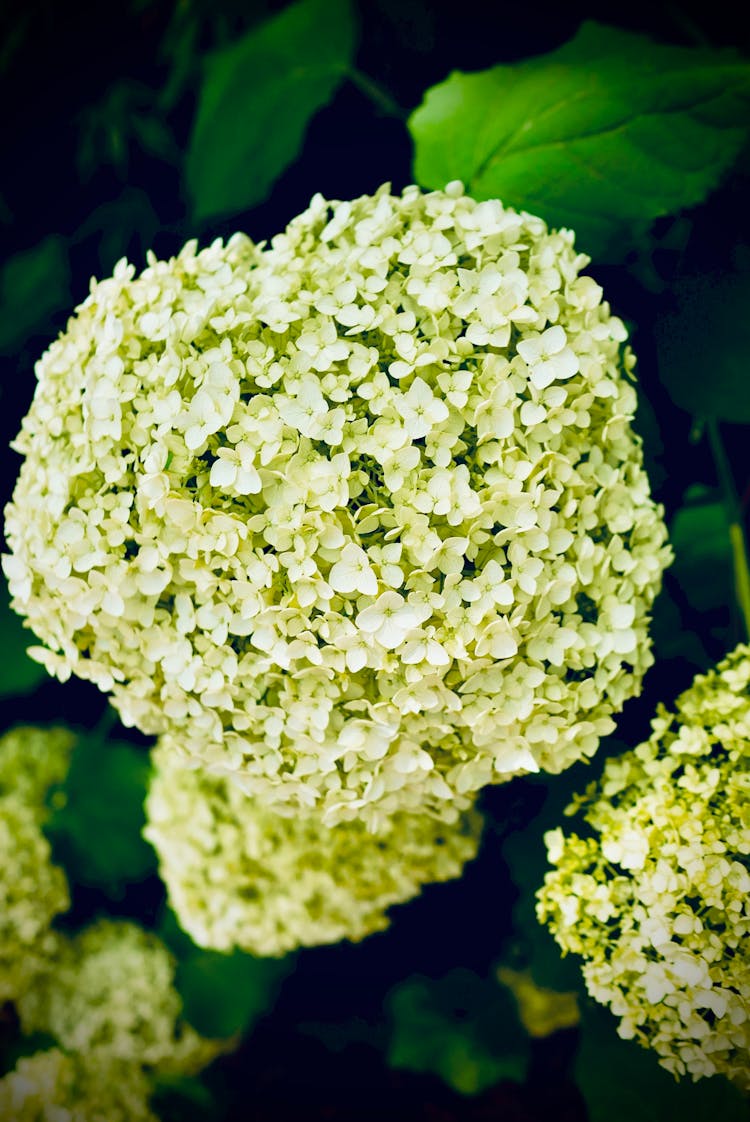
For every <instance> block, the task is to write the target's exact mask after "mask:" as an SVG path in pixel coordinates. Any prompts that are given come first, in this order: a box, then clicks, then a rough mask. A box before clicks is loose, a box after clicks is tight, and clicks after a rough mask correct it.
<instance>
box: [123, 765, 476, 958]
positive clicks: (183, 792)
mask: <svg viewBox="0 0 750 1122" xmlns="http://www.w3.org/2000/svg"><path fill="white" fill-rule="evenodd" d="M155 765H156V766H155V772H154V777H153V780H152V783H151V787H150V790H149V794H148V798H147V800H146V814H147V821H148V824H147V827H146V830H145V835H146V837H147V838H148V839H149V841H151V842H152V844H153V845H154V847H155V849H156V851H157V853H158V855H159V862H160V872H161V876H162V879H163V880H164V882H165V884H166V886H167V891H168V894H169V902H170V905H171V907H172V908H173V910H174V912H175V915H176V916H177V919H178V920H179V922H180V924H181V926H182V927H183V928H184V929H185V931H187V932H188V933H189V934H190V935H191V937H192V938H193V940H194V941H195V942H196V943H198V944H199V945H200V946H203V947H209V948H212V949H214V950H218V951H230V950H232V949H233V948H235V947H239V948H240V949H242V950H244V951H250V952H251V953H253V954H256V955H262V956H274V955H281V954H285V953H286V952H287V951H290V950H293V949H295V948H297V947H300V946H313V945H316V944H320V943H335V942H337V941H338V940H340V939H350V940H352V941H357V940H359V939H363V938H364V937H365V936H367V935H369V934H371V933H372V932H374V931H379V930H381V929H382V928H384V927H386V926H387V924H388V916H387V914H386V912H387V909H388V908H389V907H390V906H391V905H393V904H397V903H401V902H403V901H405V900H409V899H411V898H412V897H414V896H416V895H417V894H418V892H419V891H420V889H421V888H422V886H423V885H424V884H427V883H431V882H434V881H444V880H449V879H450V878H452V877H457V876H460V874H461V872H462V870H463V866H464V864H465V863H466V862H467V861H469V860H471V859H472V858H473V857H475V856H476V852H477V847H478V844H479V835H480V830H481V818H480V816H479V814H477V813H476V812H469V813H466V814H463V815H462V816H461V819H460V822H459V824H458V825H452V826H450V827H448V828H444V827H443V826H441V824H440V823H439V822H437V821H436V820H435V819H433V818H431V817H429V816H428V815H424V814H421V815H420V814H408V813H401V814H397V815H394V816H393V817H392V819H391V820H390V823H389V826H390V828H389V830H388V831H387V832H386V833H381V834H378V835H374V834H371V833H369V832H368V831H367V830H366V829H365V826H364V824H363V823H362V822H360V821H355V822H343V823H341V824H339V825H338V826H332V827H327V826H324V825H322V824H321V821H320V816H319V815H317V814H314V813H313V814H312V815H311V814H309V813H308V814H301V815H297V816H295V817H293V818H289V817H285V816H282V815H279V814H277V813H276V812H275V811H274V810H272V809H270V810H269V809H267V808H265V807H264V806H263V805H262V804H259V803H258V802H257V801H256V800H253V799H250V798H248V796H247V795H245V794H244V793H243V792H242V791H241V790H239V789H238V787H237V786H236V785H235V784H233V783H232V782H231V780H229V779H227V778H226V777H220V776H211V775H209V774H207V773H206V772H205V770H204V769H202V768H200V769H188V768H186V767H184V766H183V765H182V763H181V761H176V760H175V759H174V758H173V754H172V753H170V752H165V751H164V750H163V749H157V751H156V753H155Z"/></svg>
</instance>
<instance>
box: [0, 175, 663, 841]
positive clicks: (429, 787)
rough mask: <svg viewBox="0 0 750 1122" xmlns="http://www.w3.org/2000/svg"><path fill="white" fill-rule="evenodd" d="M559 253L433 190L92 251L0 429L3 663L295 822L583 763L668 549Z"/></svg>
mask: <svg viewBox="0 0 750 1122" xmlns="http://www.w3.org/2000/svg"><path fill="white" fill-rule="evenodd" d="M586 263H587V258H585V257H584V256H582V255H581V254H578V253H576V251H575V249H574V245H573V235H572V233H570V232H569V231H560V232H551V231H549V230H548V229H547V227H546V226H545V224H544V222H543V221H542V220H541V219H539V218H536V217H534V216H532V215H529V214H526V213H517V212H516V211H514V210H512V209H509V208H504V207H503V206H502V205H501V204H500V203H499V202H497V201H487V202H482V203H477V202H475V201H474V200H473V199H471V198H469V197H466V196H464V195H463V193H462V190H461V188H460V185H459V184H450V185H449V186H448V188H446V190H445V191H435V192H431V193H429V194H424V193H423V192H422V191H420V190H419V189H418V188H416V187H409V188H407V189H406V190H405V191H404V192H403V194H401V195H395V196H394V195H392V194H390V192H389V189H388V187H387V185H386V186H384V187H382V188H381V189H380V190H379V191H378V192H377V193H376V194H375V195H373V196H364V197H362V198H359V199H356V200H354V201H353V202H335V203H329V202H327V201H326V200H325V199H323V198H322V197H320V196H316V197H315V198H314V199H313V200H312V202H311V204H310V206H309V208H308V210H307V211H305V212H304V213H303V214H301V215H300V216H299V217H298V218H296V219H295V220H294V221H293V222H292V223H291V224H290V225H289V227H288V228H287V230H286V232H285V233H283V234H281V235H279V236H277V237H276V238H274V239H273V240H272V242H271V243H270V245H269V246H268V247H265V248H263V247H256V246H254V245H253V244H252V243H251V242H250V241H249V240H248V239H247V238H245V237H243V236H236V237H234V238H232V239H231V240H230V241H229V243H228V244H227V245H226V246H224V245H222V244H221V243H220V242H216V243H214V244H213V245H211V246H210V247H209V248H207V249H204V250H203V251H202V252H200V253H198V252H197V251H196V246H195V244H194V243H190V244H188V245H187V246H186V247H185V249H184V250H183V251H182V252H181V253H180V254H179V255H178V256H177V257H176V258H175V259H173V260H170V261H157V260H156V259H155V258H153V257H151V258H150V259H149V265H148V268H147V269H146V270H145V271H144V272H143V273H142V274H141V275H140V276H136V275H135V272H134V270H133V268H132V266H129V265H127V264H126V263H125V262H121V263H120V264H119V265H118V266H117V268H116V269H115V273H114V276H113V277H112V278H110V279H108V280H105V281H103V282H101V283H99V284H94V285H93V286H92V289H91V293H90V295H89V297H88V298H87V299H86V301H85V302H84V303H83V304H82V306H81V307H80V308H79V309H78V312H77V314H76V315H75V316H74V317H73V318H72V319H71V320H70V322H69V324H68V328H67V330H66V332H65V333H64V334H63V335H62V336H61V337H60V338H59V339H58V340H57V341H56V342H55V343H53V345H52V346H51V347H50V349H49V350H48V351H47V353H46V354H45V355H44V357H43V358H42V359H41V361H40V362H39V364H38V366H37V377H38V386H37V391H36V395H35V397H34V401H33V404H32V406H31V409H30V411H29V414H28V416H27V417H26V419H25V420H24V423H23V427H22V431H21V433H20V435H19V437H18V439H17V441H16V444H15V447H16V448H17V449H18V451H19V452H21V453H22V454H23V456H24V457H25V459H24V463H23V465H22V468H21V472H20V476H19V480H18V483H17V486H16V490H15V493H14V498H13V501H12V503H11V504H10V506H9V507H8V508H7V514H6V534H7V538H8V541H9V543H10V549H11V554H10V555H9V556H8V557H6V558H5V561H4V565H5V571H6V573H7V576H8V578H9V582H10V587H11V591H12V594H13V604H14V607H15V608H16V610H17V611H18V612H20V613H21V614H23V615H25V616H26V617H27V620H28V623H29V625H30V626H31V628H32V629H33V630H34V632H35V633H36V634H37V636H38V637H39V639H40V640H41V642H42V644H44V646H43V647H40V648H36V650H35V655H36V657H38V658H39V659H40V660H41V661H43V662H44V663H45V665H46V666H47V668H48V669H49V670H50V671H51V672H53V673H55V674H57V675H58V676H59V677H60V678H63V679H64V678H65V677H66V676H68V675H70V674H71V673H75V674H77V675H79V676H81V677H83V678H87V679H90V680H92V681H94V682H96V683H97V684H98V685H99V686H100V688H102V689H103V690H106V691H109V692H110V693H111V695H112V698H113V702H114V704H115V706H116V707H117V709H118V711H119V713H120V715H121V717H122V719H123V720H124V721H125V722H126V723H127V724H131V725H136V726H137V727H139V728H140V729H141V730H143V731H144V732H147V733H156V734H161V735H163V738H164V743H165V744H167V745H169V746H171V748H172V749H173V750H174V751H175V752H177V753H182V754H184V755H187V756H189V757H192V758H193V759H194V760H200V761H201V762H202V763H203V764H204V765H205V766H208V767H209V768H211V769H212V770H213V771H215V772H216V773H231V774H232V775H233V776H234V777H235V779H236V781H237V782H238V783H239V784H240V785H241V786H242V787H243V789H244V790H245V791H247V792H248V793H250V794H252V795H253V796H255V797H258V798H261V799H262V800H264V801H265V802H266V803H278V804H279V805H286V806H287V807H307V806H309V807H312V806H314V805H317V806H318V808H319V809H320V810H321V811H322V813H323V814H324V816H325V821H326V822H327V823H328V824H334V823H336V822H340V821H344V820H347V819H352V818H355V817H362V818H364V819H365V820H366V821H367V822H368V824H369V825H370V826H371V827H373V828H375V829H377V828H379V826H380V824H381V823H382V820H383V818H384V817H387V816H389V815H391V814H393V813H395V812H397V811H400V810H410V809H411V810H415V809H418V808H419V809H422V808H425V807H426V808H428V809H429V810H430V811H431V812H432V813H435V814H442V815H443V816H444V817H445V818H446V819H447V820H450V819H451V818H454V817H455V815H456V814H457V813H458V811H459V810H460V809H461V807H466V806H468V805H469V802H470V799H469V796H470V794H471V793H472V792H474V791H476V790H478V789H479V788H480V787H482V786H483V785H485V784H487V783H490V782H497V781H500V780H504V779H507V778H509V777H510V776H512V775H515V774H519V773H523V772H528V771H535V770H538V769H540V768H541V769H545V770H548V771H552V772H558V771H560V770H562V769H563V768H565V767H567V766H568V765H569V764H571V763H572V762H573V761H575V760H577V759H579V758H581V757H582V756H590V755H591V754H592V753H593V752H594V751H595V749H596V747H597V744H598V741H599V738H600V737H601V736H602V735H604V734H606V733H608V732H609V731H611V729H612V727H613V722H612V714H613V713H614V712H616V711H617V710H619V708H620V707H621V706H622V704H623V702H624V701H625V699H626V698H627V697H629V696H630V695H631V694H633V693H634V692H635V691H637V689H638V686H639V683H640V680H641V677H642V675H643V673H644V671H645V670H646V668H647V667H648V665H649V664H650V662H651V655H650V651H649V643H648V637H647V623H648V619H649V611H650V608H651V604H652V601H653V599H654V596H655V594H656V592H657V590H658V588H659V584H660V578H661V572H662V569H663V567H664V565H665V563H666V562H667V560H668V559H669V554H668V549H667V547H666V546H665V544H664V543H665V528H664V524H663V520H662V514H661V510H660V509H659V508H658V507H657V506H656V505H655V504H654V503H653V502H652V500H651V498H650V494H649V486H648V480H647V478H646V475H645V473H644V470H643V466H642V455H641V447H640V441H639V439H638V437H636V436H635V435H634V433H633V430H632V428H631V423H630V422H631V418H632V415H633V412H634V410H635V406H636V394H635V389H634V386H633V384H632V380H631V378H630V370H631V367H632V365H633V359H632V355H631V354H630V353H629V352H628V351H627V349H626V348H625V347H624V343H625V338H626V332H625V329H624V326H623V324H622V322H621V321H620V320H619V319H617V318H616V317H614V316H612V315H611V313H610V309H609V306H608V305H607V304H606V303H604V302H602V292H601V289H600V288H599V286H598V285H597V284H596V283H595V282H594V281H593V279H592V278H591V277H589V276H586V275H583V274H582V272H581V270H582V268H583V267H584V266H585V264H586Z"/></svg>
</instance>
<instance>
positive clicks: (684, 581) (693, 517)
mask: <svg viewBox="0 0 750 1122" xmlns="http://www.w3.org/2000/svg"><path fill="white" fill-rule="evenodd" d="M670 538H671V541H672V547H673V549H674V553H675V560H674V565H673V566H672V576H673V577H674V579H675V580H676V581H677V582H678V584H679V585H680V587H681V588H682V590H683V592H684V593H685V597H686V599H687V601H688V603H689V604H690V606H691V607H692V608H694V609H695V610H696V611H698V612H708V611H712V610H714V609H716V608H721V607H726V606H729V605H731V604H732V602H733V597H734V591H733V590H734V577H733V571H732V545H731V540H730V537H729V519H728V518H727V513H726V508H725V506H724V504H723V503H722V502H721V501H720V500H718V499H716V498H714V497H713V492H711V491H708V490H706V489H704V488H700V489H698V488H694V489H693V490H692V491H691V492H690V496H689V501H688V503H687V505H685V506H683V507H681V508H680V509H679V510H678V511H677V513H676V514H675V516H674V518H673V519H672V524H671V526H670Z"/></svg>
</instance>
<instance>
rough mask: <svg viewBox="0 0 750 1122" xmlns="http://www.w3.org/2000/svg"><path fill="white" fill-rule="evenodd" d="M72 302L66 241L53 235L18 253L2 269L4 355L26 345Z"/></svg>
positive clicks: (1, 349)
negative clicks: (34, 334) (30, 337)
mask: <svg viewBox="0 0 750 1122" xmlns="http://www.w3.org/2000/svg"><path fill="white" fill-rule="evenodd" d="M69 303H70V269H69V267H68V254H67V248H66V244H65V240H64V239H63V238H61V237H60V236H59V235H58V234H50V235H49V237H46V238H44V240H43V241H40V242H38V243H37V245H35V246H32V247H31V249H26V250H24V251H23V252H22V253H17V254H15V255H14V256H13V257H10V258H8V260H7V261H6V262H5V263H4V264H3V266H2V269H0V352H6V353H8V352H10V351H12V350H13V348H14V347H16V346H17V345H18V344H19V343H23V342H25V341H26V340H27V339H28V337H29V336H30V335H31V334H32V332H33V330H34V328H36V327H40V328H41V329H43V330H46V321H47V320H49V318H50V317H51V316H52V315H54V314H55V313H56V312H59V311H61V310H62V309H63V308H67V307H68V305H69Z"/></svg>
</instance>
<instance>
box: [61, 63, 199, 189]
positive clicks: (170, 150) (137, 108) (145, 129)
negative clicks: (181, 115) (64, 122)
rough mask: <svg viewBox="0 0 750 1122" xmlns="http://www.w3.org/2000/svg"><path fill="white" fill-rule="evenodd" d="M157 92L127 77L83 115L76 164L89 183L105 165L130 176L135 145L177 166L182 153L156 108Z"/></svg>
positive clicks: (84, 180)
mask: <svg viewBox="0 0 750 1122" xmlns="http://www.w3.org/2000/svg"><path fill="white" fill-rule="evenodd" d="M154 102H155V95H154V92H153V90H151V89H149V87H148V86H146V85H144V84H143V83H142V82H135V81H132V80H131V79H128V78H125V79H122V80H121V81H119V82H115V83H114V84H113V85H111V86H110V87H109V89H108V90H107V91H106V93H105V94H104V96H103V97H102V98H100V100H99V101H97V102H94V104H92V105H89V106H87V107H86V108H85V109H84V110H82V112H81V113H80V115H79V120H78V149H77V152H76V163H77V167H78V174H79V177H80V179H81V180H82V182H84V183H86V182H87V181H88V180H89V179H91V177H92V176H93V175H94V174H95V173H96V172H97V171H99V170H100V168H101V167H102V166H105V167H106V166H109V167H112V168H114V170H115V171H116V172H117V173H118V175H119V176H120V177H121V178H124V177H125V176H126V175H127V172H128V167H129V162H130V146H131V144H133V143H134V142H135V143H137V144H139V145H140V147H141V148H142V149H143V150H144V151H145V152H147V153H149V154H150V155H152V156H156V157H157V159H160V160H166V161H167V162H170V163H177V162H178V161H179V159H180V151H179V148H178V146H177V142H176V141H175V138H174V136H173V135H172V132H171V130H170V128H169V125H168V124H167V122H166V121H165V120H164V118H163V117H162V116H160V115H159V114H158V113H157V112H156V111H155V109H154Z"/></svg>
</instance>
